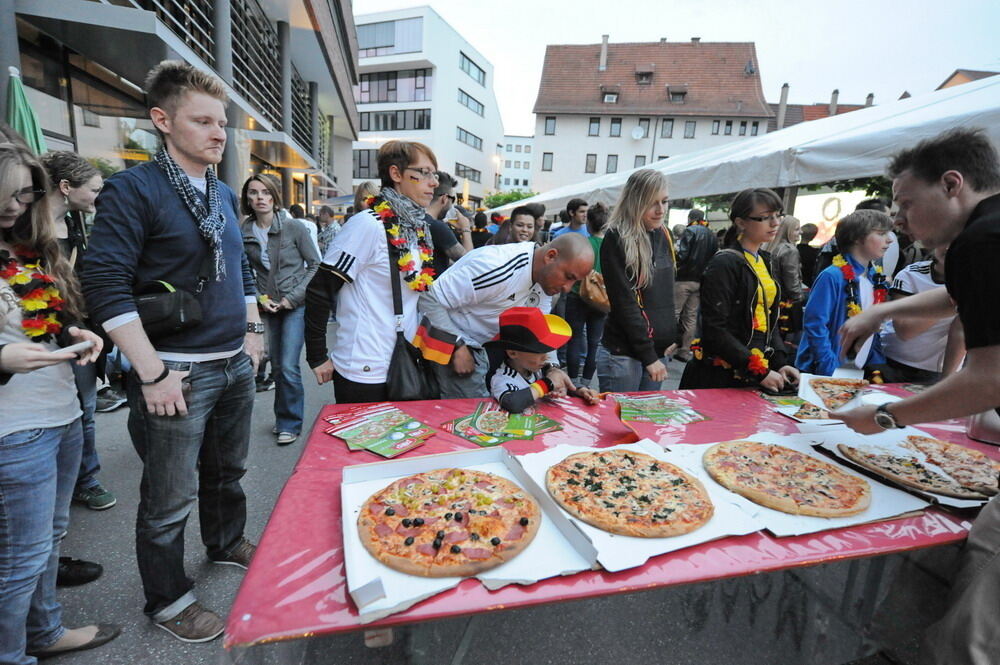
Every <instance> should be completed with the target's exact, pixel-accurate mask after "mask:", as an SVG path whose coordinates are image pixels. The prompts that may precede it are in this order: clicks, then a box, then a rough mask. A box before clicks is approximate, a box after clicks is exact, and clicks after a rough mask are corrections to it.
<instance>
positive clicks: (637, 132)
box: [632, 125, 646, 141]
mask: <svg viewBox="0 0 1000 665" xmlns="http://www.w3.org/2000/svg"><path fill="white" fill-rule="evenodd" d="M645 135H646V132H645V131H644V130H643V129H642V127H640V126H639V125H636V126H635V127H633V128H632V138H634V139H635V140H636V141H638V140H639V139H641V138H642V137H644V136H645Z"/></svg>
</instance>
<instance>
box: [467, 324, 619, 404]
mask: <svg viewBox="0 0 1000 665" xmlns="http://www.w3.org/2000/svg"><path fill="white" fill-rule="evenodd" d="M572 336H573V331H572V330H571V329H570V327H569V324H568V323H566V321H565V320H564V319H563V318H561V317H558V316H556V315H554V314H543V313H542V310H540V309H538V308H537V307H511V308H509V309H507V310H505V311H504V312H503V313H501V314H500V332H499V334H497V336H496V337H495V338H494V339H493V340H491V341H489V342H487V343H486V344H484V345H483V346H484V348H485V349H486V352H487V355H488V356H489V361H490V368H489V371H488V372H487V373H486V386H487V388H488V389H489V391H490V394H491V395H492V396H493V398H494V399H496V400H497V401H498V402H499V403H500V406H501V407H503V409H504V410H506V411H509V412H510V413H521V412H522V411H524V410H525V409H527V408H528V407H529V406H531V405H533V404H534V403H535V401H536V400H538V399H541V398H542V397H545V396H546V395H548V394H550V393H552V394H555V395H556V396H561V395H559V394H558V393H557V392H555V391H553V386H552V382H551V381H550V380H549V379H547V378H546V377H545V372H546V370H548V369H549V368H550V365H549V362H548V360H549V354H550V353H551V352H552V351H555V350H556V349H558V348H559V347H561V346H563V345H564V344H566V342H568V341H569V339H570V337H572ZM570 394H571V395H573V396H575V397H580V398H582V399H583V400H584V401H586V402H587V403H588V404H597V402H598V401H599V399H600V398H599V396H598V394H597V393H596V392H595V391H593V390H591V389H590V388H576V389H574V390H573V391H572V392H571V393H570Z"/></svg>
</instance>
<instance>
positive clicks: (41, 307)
mask: <svg viewBox="0 0 1000 665" xmlns="http://www.w3.org/2000/svg"><path fill="white" fill-rule="evenodd" d="M14 253H15V254H16V256H11V255H10V253H9V252H7V251H6V250H0V278H2V279H4V280H6V281H7V283H8V284H10V287H11V289H12V290H13V291H14V294H15V295H16V296H17V297H18V298H19V299H20V301H21V311H22V313H23V315H22V318H21V328H22V329H23V330H24V334H25V335H27V336H28V337H29V338H30V339H31V340H32V341H34V342H48V341H51V340H52V339H53V338H54V337H55V336H56V335H58V334H59V333H60V332H62V323H61V322H60V321H59V313H60V312H62V306H63V303H64V302H65V301H64V300H63V299H62V298H61V297H60V295H59V289H57V288H56V287H55V279H53V278H52V277H51V276H50V275H46V274H45V273H44V272H42V267H41V258H40V257H39V256H38V254H37V253H36V252H34V251H33V250H30V249H28V248H27V247H23V246H21V245H18V246H16V247H14ZM18 259H20V261H19V260H18Z"/></svg>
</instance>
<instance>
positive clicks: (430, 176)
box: [404, 166, 438, 182]
mask: <svg viewBox="0 0 1000 665" xmlns="http://www.w3.org/2000/svg"><path fill="white" fill-rule="evenodd" d="M404 170H405V171H414V172H416V173H419V174H420V177H421V178H423V179H424V180H426V181H428V182H430V181H431V180H433V181H434V182H437V179H438V174H437V171H432V170H431V169H415V168H413V167H412V166H407V167H406V168H405V169H404Z"/></svg>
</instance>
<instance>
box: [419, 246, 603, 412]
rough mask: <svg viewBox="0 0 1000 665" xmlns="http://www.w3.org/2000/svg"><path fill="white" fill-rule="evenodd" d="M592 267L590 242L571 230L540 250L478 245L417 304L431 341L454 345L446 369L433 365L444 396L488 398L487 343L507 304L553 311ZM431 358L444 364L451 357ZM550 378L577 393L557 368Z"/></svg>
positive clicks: (560, 389) (550, 370) (559, 389)
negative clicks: (554, 298)
mask: <svg viewBox="0 0 1000 665" xmlns="http://www.w3.org/2000/svg"><path fill="white" fill-rule="evenodd" d="M593 267H594V250H593V249H592V248H591V245H590V242H589V241H588V240H587V239H586V238H584V237H583V236H582V235H580V234H577V233H568V234H566V235H563V236H560V237H558V238H556V239H555V240H553V241H552V242H550V243H548V244H547V245H544V246H542V247H535V244H534V243H532V242H519V243H510V244H506V245H487V246H485V247H480V248H479V249H476V250H473V251H471V252H469V253H468V254H466V255H465V256H463V257H462V258H461V259H459V261H458V262H457V263H455V264H454V265H453V266H451V267H450V268H448V272H446V273H444V274H443V275H441V276H440V277H439V278H438V279H436V280H435V281H434V283H433V284H432V285H431V288H430V289H429V290H428V291H425V292H424V293H422V294H421V295H420V301H419V303H418V305H417V308H418V309H419V310H420V313H421V315H422V316H423V317H424V319H425V320H424V323H423V329H424V330H425V331H426V333H425V336H426V337H431V338H433V339H434V340H435V341H434V342H431V344H433V345H434V347H435V349H437V350H440V349H442V348H448V347H449V346H451V345H454V349H453V350H452V351H451V356H450V359H449V360H448V362H447V364H437V365H435V366H434V369H435V371H436V373H437V378H438V383H439V385H440V387H441V397H442V398H443V399H456V398H462V397H489V392H488V391H487V390H486V370H487V369H488V365H489V363H488V362H487V359H486V352H485V351H484V350H483V344H485V343H486V342H488V341H490V340H491V339H493V337H494V336H496V334H497V333H498V332H499V330H500V323H499V320H500V313H501V312H503V311H504V310H505V309H507V308H509V307H538V308H539V309H541V310H542V311H543V312H545V313H549V312H550V311H551V309H552V296H554V295H556V294H557V293H566V292H568V291H569V290H570V289H571V288H573V284H575V283H576V282H577V281H578V280H580V279H583V277H585V276H586V275H587V274H588V273H589V272H590V271H591V269H592V268H593ZM421 343H422V342H421V341H419V340H418V341H417V345H418V346H420V345H421ZM425 355H427V356H428V357H431V355H433V356H435V357H436V358H437V359H438V361H439V362H440V361H443V360H444V359H445V357H446V356H447V354H443V355H442V354H441V353H439V352H438V353H434V354H431V355H428V354H427V353H426V352H425ZM553 363H555V361H554V360H553ZM545 375H546V376H547V377H548V378H549V379H550V380H551V381H552V384H553V386H554V387H555V390H554V392H555V393H556V394H565V393H566V392H568V391H570V390H573V383H572V381H570V379H569V377H568V376H567V375H566V373H565V372H563V371H561V370H560V369H559V367H558V365H557V364H553V365H552V366H547V368H546V370H545Z"/></svg>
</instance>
